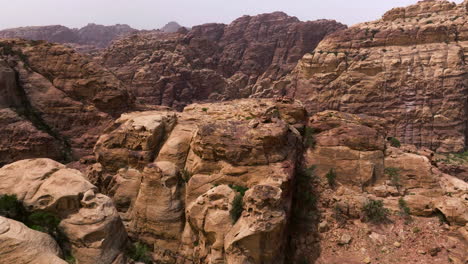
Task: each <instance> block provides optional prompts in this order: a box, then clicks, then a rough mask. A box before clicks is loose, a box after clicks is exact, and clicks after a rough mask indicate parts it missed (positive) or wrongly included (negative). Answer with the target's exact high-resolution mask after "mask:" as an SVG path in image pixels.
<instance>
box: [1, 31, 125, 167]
mask: <svg viewBox="0 0 468 264" xmlns="http://www.w3.org/2000/svg"><path fill="white" fill-rule="evenodd" d="M0 65H1V66H0V84H1V85H0V93H1V99H0V108H1V113H2V114H1V115H0V122H1V123H2V126H1V128H0V132H1V133H2V134H3V135H5V136H4V137H2V139H1V145H0V150H1V151H0V155H1V156H0V163H9V162H12V161H16V160H19V159H24V158H32V157H49V158H53V159H56V160H61V161H66V160H71V159H78V158H81V157H83V156H86V155H89V154H90V153H91V150H92V148H93V146H94V144H95V142H96V140H97V137H98V135H99V134H100V133H101V132H102V130H103V129H104V128H105V127H106V126H107V125H109V124H111V122H112V121H113V118H114V116H118V115H120V114H121V113H122V112H123V111H126V110H127V109H128V108H129V107H130V106H131V104H132V97H131V96H130V95H129V93H128V92H127V90H126V88H125V86H124V85H123V84H122V83H121V82H120V81H118V80H117V79H116V78H115V77H114V76H113V74H112V73H111V72H109V71H107V70H105V69H103V68H102V67H100V66H98V65H97V64H96V63H94V62H92V61H91V60H90V59H89V58H86V57H83V56H81V55H79V54H77V53H76V52H74V51H73V50H71V49H69V48H65V47H63V46H60V45H55V44H48V43H45V42H29V41H22V40H2V41H0ZM7 135H8V136H7Z"/></svg>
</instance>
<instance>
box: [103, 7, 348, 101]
mask: <svg viewBox="0 0 468 264" xmlns="http://www.w3.org/2000/svg"><path fill="white" fill-rule="evenodd" d="M343 28H345V26H344V25H342V24H340V23H337V22H335V21H329V20H319V21H312V22H301V21H299V20H298V19H297V18H295V17H289V16H287V15H286V14H284V13H281V12H277V13H271V14H263V15H258V16H253V17H252V16H244V17H241V18H239V19H237V20H235V21H234V22H232V23H231V24H230V25H224V24H206V25H201V26H195V27H193V28H192V30H191V31H189V32H188V33H186V34H176V33H174V34H169V35H168V34H162V33H149V34H137V35H133V36H130V37H127V38H124V39H121V40H119V41H117V42H115V43H114V44H113V45H112V46H111V47H110V48H108V49H107V50H106V51H105V52H104V54H103V55H102V58H103V59H102V62H103V64H104V65H105V66H107V67H108V68H109V69H110V70H112V71H113V72H114V73H115V74H116V75H117V77H118V78H119V79H121V80H122V81H123V82H124V83H126V84H127V85H128V86H129V88H130V89H132V91H134V93H135V95H136V97H137V99H138V100H139V102H141V103H145V104H153V105H154V104H156V105H166V106H173V107H175V108H177V109H182V107H183V106H184V105H187V104H188V103H190V102H192V101H199V100H207V99H211V100H225V99H235V98H245V97H248V96H250V95H252V94H254V93H257V90H259V89H260V88H261V87H266V86H269V85H270V84H271V82H272V81H273V80H277V79H278V78H280V77H282V76H284V75H285V74H287V73H289V72H290V71H291V70H292V69H293V68H294V66H295V65H296V63H297V61H298V60H299V59H300V58H301V57H302V56H303V55H304V54H305V53H306V52H311V51H313V50H314V48H315V47H316V46H317V44H318V43H319V42H320V41H321V40H322V39H323V38H324V37H325V36H326V35H328V34H330V33H332V32H334V31H337V30H340V29H343Z"/></svg>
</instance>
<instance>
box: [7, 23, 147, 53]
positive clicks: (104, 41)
mask: <svg viewBox="0 0 468 264" xmlns="http://www.w3.org/2000/svg"><path fill="white" fill-rule="evenodd" d="M137 31H138V30H136V29H133V28H131V27H130V26H128V25H121V24H117V25H113V26H103V25H97V24H93V23H90V24H88V25H86V26H85V27H82V28H79V29H75V28H73V29H71V28H68V27H65V26H60V25H53V26H33V27H20V28H11V29H4V30H1V31H0V38H21V39H28V40H45V41H48V42H55V43H62V44H70V45H72V46H75V47H76V48H77V49H83V50H85V51H89V50H92V49H96V48H98V49H102V48H106V47H107V46H109V44H110V43H111V42H112V41H113V40H114V39H117V38H118V37H122V36H125V35H129V34H131V33H134V32H137Z"/></svg>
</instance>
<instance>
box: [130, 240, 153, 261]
mask: <svg viewBox="0 0 468 264" xmlns="http://www.w3.org/2000/svg"><path fill="white" fill-rule="evenodd" d="M127 257H129V258H131V259H133V260H134V261H139V262H143V263H146V264H149V263H152V260H151V257H150V250H149V248H148V246H147V245H145V244H143V243H140V242H136V243H134V244H132V246H131V247H130V248H129V249H128V251H127Z"/></svg>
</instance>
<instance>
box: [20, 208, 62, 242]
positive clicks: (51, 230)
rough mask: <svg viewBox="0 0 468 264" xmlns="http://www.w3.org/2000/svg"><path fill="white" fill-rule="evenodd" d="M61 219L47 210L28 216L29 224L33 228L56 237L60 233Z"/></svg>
mask: <svg viewBox="0 0 468 264" xmlns="http://www.w3.org/2000/svg"><path fill="white" fill-rule="evenodd" d="M59 223H60V219H59V218H58V217H57V216H55V215H54V214H52V213H49V212H46V211H37V212H33V213H32V214H31V215H29V216H28V226H29V227H30V228H31V229H34V230H37V231H41V232H44V233H48V234H50V235H52V236H54V237H56V236H57V233H58V225H59Z"/></svg>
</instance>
